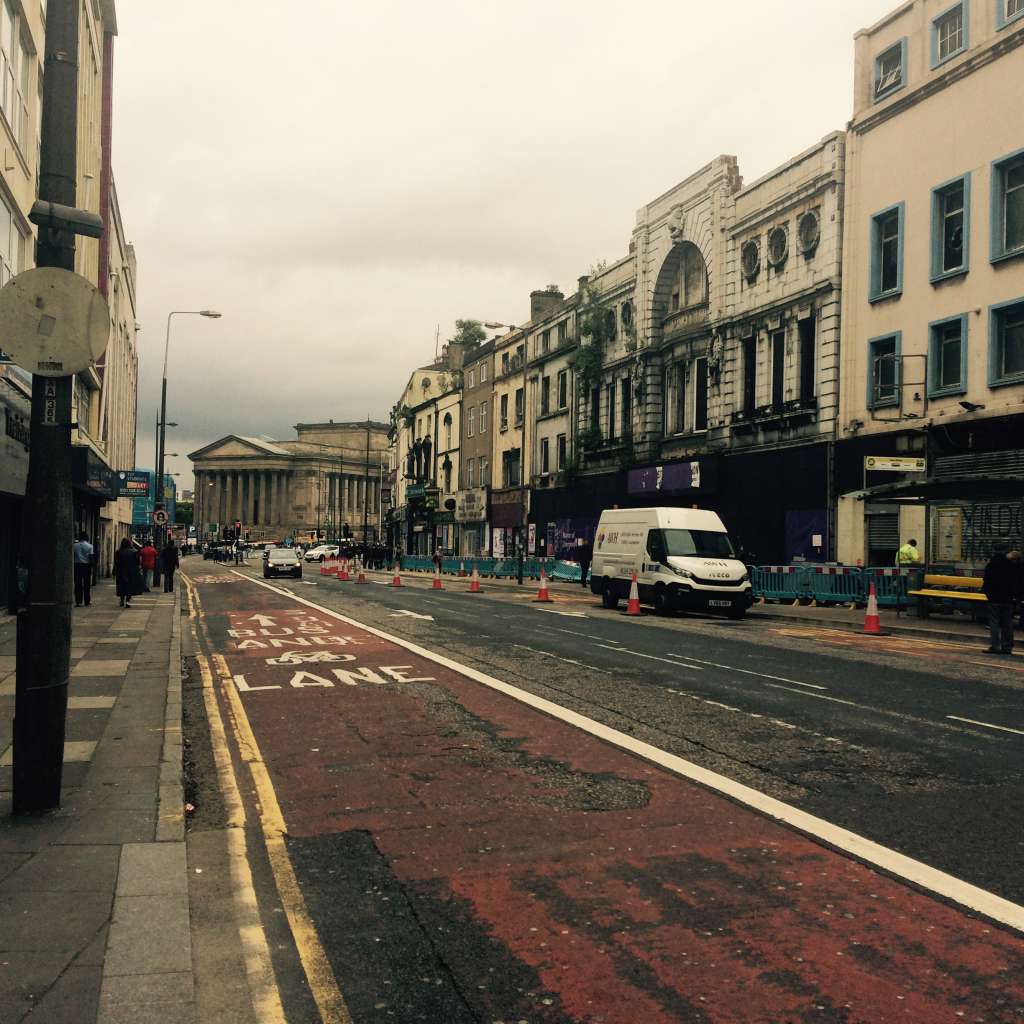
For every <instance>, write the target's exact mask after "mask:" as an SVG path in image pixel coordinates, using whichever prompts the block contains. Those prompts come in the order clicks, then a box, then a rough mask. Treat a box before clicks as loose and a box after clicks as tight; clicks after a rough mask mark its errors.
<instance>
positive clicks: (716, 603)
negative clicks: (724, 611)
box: [708, 601, 732, 608]
mask: <svg viewBox="0 0 1024 1024" xmlns="http://www.w3.org/2000/svg"><path fill="white" fill-rule="evenodd" d="M708 607H710V608H731V607H732V601H708Z"/></svg>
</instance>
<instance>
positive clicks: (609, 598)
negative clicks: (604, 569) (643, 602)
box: [601, 580, 619, 611]
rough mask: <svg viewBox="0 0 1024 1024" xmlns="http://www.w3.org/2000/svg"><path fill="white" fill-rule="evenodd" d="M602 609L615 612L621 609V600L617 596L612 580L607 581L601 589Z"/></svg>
mask: <svg viewBox="0 0 1024 1024" xmlns="http://www.w3.org/2000/svg"><path fill="white" fill-rule="evenodd" d="M601 607H603V608H607V609H609V611H614V609H616V608H618V607H619V599H618V598H617V597H616V596H615V590H614V589H613V587H612V582H611V580H605V581H604V585H603V586H602V587H601Z"/></svg>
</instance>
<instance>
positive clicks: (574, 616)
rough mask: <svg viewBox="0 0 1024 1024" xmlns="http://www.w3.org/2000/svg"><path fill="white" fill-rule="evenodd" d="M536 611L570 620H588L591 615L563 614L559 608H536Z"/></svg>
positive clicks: (579, 613) (580, 613)
mask: <svg viewBox="0 0 1024 1024" xmlns="http://www.w3.org/2000/svg"><path fill="white" fill-rule="evenodd" d="M534 611H538V612H547V613H548V614H549V615H565V616H566V617H568V618H570V619H588V618H590V616H589V615H584V613H583V612H562V611H559V610H558V609H557V608H536V607H535V608H534Z"/></svg>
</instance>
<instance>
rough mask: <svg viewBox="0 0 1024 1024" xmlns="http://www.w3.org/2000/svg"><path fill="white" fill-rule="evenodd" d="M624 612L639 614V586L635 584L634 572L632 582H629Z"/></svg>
mask: <svg viewBox="0 0 1024 1024" xmlns="http://www.w3.org/2000/svg"><path fill="white" fill-rule="evenodd" d="M626 614H627V615H639V614H640V588H639V587H638V586H637V585H636V573H633V579H632V582H631V583H630V584H629V600H628V601H627V602H626Z"/></svg>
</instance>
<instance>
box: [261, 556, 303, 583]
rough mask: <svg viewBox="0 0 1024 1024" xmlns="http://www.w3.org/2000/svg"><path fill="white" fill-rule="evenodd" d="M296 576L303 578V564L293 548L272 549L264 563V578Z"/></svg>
mask: <svg viewBox="0 0 1024 1024" xmlns="http://www.w3.org/2000/svg"><path fill="white" fill-rule="evenodd" d="M271 576H295V577H296V578H298V579H301V578H302V563H301V562H300V561H299V556H298V555H296V554H295V552H294V550H293V549H292V548H271V549H270V550H269V551H268V552H267V556H266V558H265V559H264V561H263V578H264V579H265V580H269V579H270V577H271Z"/></svg>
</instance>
